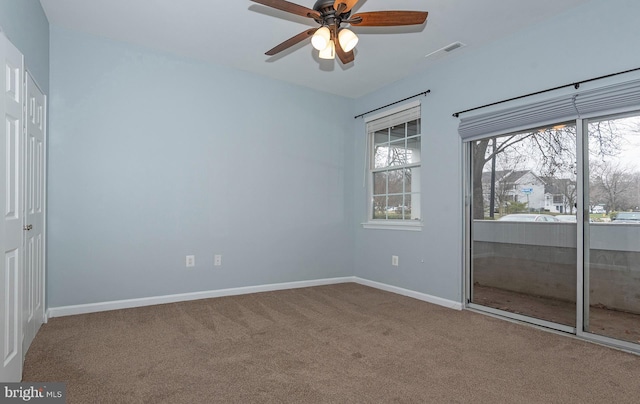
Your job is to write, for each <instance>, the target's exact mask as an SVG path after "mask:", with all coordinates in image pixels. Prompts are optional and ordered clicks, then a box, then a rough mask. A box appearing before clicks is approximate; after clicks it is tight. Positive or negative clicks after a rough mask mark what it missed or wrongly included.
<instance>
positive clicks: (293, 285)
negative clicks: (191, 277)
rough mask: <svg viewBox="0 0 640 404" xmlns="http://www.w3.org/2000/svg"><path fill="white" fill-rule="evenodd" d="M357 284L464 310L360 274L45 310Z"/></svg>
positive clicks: (65, 312)
mask: <svg viewBox="0 0 640 404" xmlns="http://www.w3.org/2000/svg"><path fill="white" fill-rule="evenodd" d="M349 282H353V283H357V284H359V285H363V286H369V287H372V288H375V289H380V290H384V291H387V292H391V293H396V294H399V295H402V296H407V297H411V298H414V299H418V300H422V301H425V302H427V303H432V304H437V305H438V306H443V307H447V308H450V309H454V310H462V303H460V302H456V301H453V300H448V299H443V298H440V297H437V296H432V295H427V294H425V293H421V292H416V291H413V290H409V289H403V288H400V287H397V286H392V285H387V284H384V283H380V282H375V281H370V280H368V279H363V278H359V277H357V276H344V277H340V278H325V279H315V280H309V281H298V282H285V283H272V284H267V285H256V286H245V287H240V288H229V289H220V290H208V291H202V292H191V293H180V294H175V295H165V296H154V297H144V298H140V299H126V300H115V301H111V302H100V303H88V304H78V305H73V306H61V307H51V308H49V310H47V312H46V319H47V320H48V319H50V318H53V317H64V316H73V315H76V314H87V313H98V312H101V311H109V310H120V309H130V308H134V307H144V306H153V305H156V304H167V303H177V302H186V301H190V300H200V299H211V298H215V297H224V296H237V295H246V294H250V293H260V292H271V291H276V290H288V289H297V288H308V287H313V286H324V285H335V284H339V283H349Z"/></svg>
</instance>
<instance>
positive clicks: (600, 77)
mask: <svg viewBox="0 0 640 404" xmlns="http://www.w3.org/2000/svg"><path fill="white" fill-rule="evenodd" d="M638 70H640V67H636V68H635V69H629V70H625V71H622V72H617V73H611V74H607V75H604V76H599V77H594V78H592V79H588V80H582V81H576V82H575V83H570V84H565V85H562V86H558V87H553V88H548V89H546V90H542V91H536V92H535V93H530V94H525V95H520V96H518V97H513V98H509V99H506V100H502V101H496V102H492V103H491V104H485V105H481V106H479V107H475V108H470V109H465V110H464V111H460V112H456V113H454V114H453V116H454V117H455V118H458V117H459V116H460V114H464V113H467V112H471V111H475V110H477V109H482V108H486V107H492V106H494V105H498V104H503V103H505V102H509V101H514V100H519V99H521V98H527V97H531V96H532V95H538V94H543V93H548V92H550V91H555V90H559V89H561V88H565V87H574V88H575V89H576V90H577V89H578V88H580V84H584V83H589V82H591V81H596V80H602V79H606V78H608V77H613V76H618V75H620V74H625V73H631V72H635V71H638Z"/></svg>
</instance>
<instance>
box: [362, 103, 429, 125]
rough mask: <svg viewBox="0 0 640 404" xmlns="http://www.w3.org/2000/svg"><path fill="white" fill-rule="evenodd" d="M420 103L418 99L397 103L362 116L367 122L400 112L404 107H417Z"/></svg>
mask: <svg viewBox="0 0 640 404" xmlns="http://www.w3.org/2000/svg"><path fill="white" fill-rule="evenodd" d="M420 105H421V102H420V100H415V101H411V102H407V103H406V104H402V105H399V106H397V107H394V108H390V109H387V110H385V111H382V112H379V113H377V114H375V115H370V116H368V117H366V118H364V123H365V124H366V123H367V122H371V121H375V120H376V119H380V118H384V117H385V116H388V115H393V114H397V113H398V112H402V111H404V110H406V109H409V108H414V107H419V106H420Z"/></svg>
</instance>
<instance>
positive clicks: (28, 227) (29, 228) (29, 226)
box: [22, 224, 33, 231]
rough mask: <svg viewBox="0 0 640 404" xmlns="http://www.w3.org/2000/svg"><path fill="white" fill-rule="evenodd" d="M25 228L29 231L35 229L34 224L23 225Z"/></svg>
mask: <svg viewBox="0 0 640 404" xmlns="http://www.w3.org/2000/svg"><path fill="white" fill-rule="evenodd" d="M22 228H23V229H24V230H26V231H29V230H31V229H33V225H32V224H26V225H24V227H22Z"/></svg>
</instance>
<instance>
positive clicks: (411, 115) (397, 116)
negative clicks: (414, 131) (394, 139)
mask: <svg viewBox="0 0 640 404" xmlns="http://www.w3.org/2000/svg"><path fill="white" fill-rule="evenodd" d="M418 118H420V103H419V102H418V103H411V105H410V106H408V107H407V106H406V105H405V109H403V110H401V111H397V112H393V111H390V112H389V114H388V115H385V116H382V117H379V118H373V119H371V120H365V121H366V123H367V133H371V132H376V131H379V130H382V129H386V128H390V127H393V126H395V125H399V124H401V123H402V124H403V123H405V122H410V121H414V120H416V119H418Z"/></svg>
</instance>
